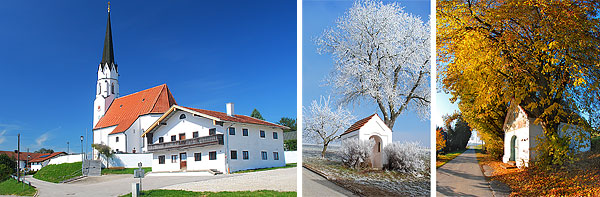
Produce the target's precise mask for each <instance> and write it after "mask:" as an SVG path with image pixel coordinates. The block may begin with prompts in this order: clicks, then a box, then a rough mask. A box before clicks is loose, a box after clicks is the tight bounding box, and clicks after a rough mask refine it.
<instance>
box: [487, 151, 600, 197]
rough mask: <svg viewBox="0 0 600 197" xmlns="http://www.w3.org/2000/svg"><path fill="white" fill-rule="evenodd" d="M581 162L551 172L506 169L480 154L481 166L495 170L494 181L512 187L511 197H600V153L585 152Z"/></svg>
mask: <svg viewBox="0 0 600 197" xmlns="http://www.w3.org/2000/svg"><path fill="white" fill-rule="evenodd" d="M578 158H579V160H578V161H576V162H574V163H573V164H565V165H563V166H561V167H556V168H555V169H552V170H543V169H539V168H535V167H529V168H523V169H519V168H513V169H504V168H502V167H501V165H502V161H498V160H497V159H494V158H492V156H491V155H489V154H483V153H481V152H477V160H478V161H479V165H488V166H490V167H491V168H492V169H493V172H492V176H491V177H490V178H491V179H492V180H497V181H500V182H503V183H505V184H507V185H508V186H510V187H511V190H512V193H511V196H590V194H591V195H592V196H594V195H597V194H600V184H598V183H600V152H599V151H596V152H592V151H590V152H585V153H581V154H579V155H578Z"/></svg>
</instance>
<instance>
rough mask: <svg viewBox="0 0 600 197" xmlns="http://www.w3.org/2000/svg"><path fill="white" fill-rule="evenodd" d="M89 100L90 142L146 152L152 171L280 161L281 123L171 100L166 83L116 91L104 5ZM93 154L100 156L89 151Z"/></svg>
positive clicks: (228, 168) (226, 169)
mask: <svg viewBox="0 0 600 197" xmlns="http://www.w3.org/2000/svg"><path fill="white" fill-rule="evenodd" d="M96 88H97V91H96V99H95V100H94V118H93V143H94V144H104V145H107V146H109V147H110V148H111V149H112V150H113V151H114V152H116V153H130V154H135V153H152V157H153V158H152V161H153V162H152V169H153V172H179V171H203V170H213V171H219V172H224V173H230V172H234V171H238V170H245V169H256V168H267V167H278V166H285V158H284V150H283V129H287V127H285V126H281V125H277V124H274V123H270V122H267V121H263V120H259V119H255V118H252V117H249V116H244V115H238V114H234V110H233V109H234V105H233V103H228V104H227V105H226V106H225V105H224V107H226V108H227V113H223V112H217V111H210V110H203V109H194V108H189V107H183V106H179V105H177V103H176V102H175V98H174V97H173V95H172V94H171V91H170V90H169V88H168V87H167V85H166V84H163V85H159V86H156V87H152V88H149V89H146V90H142V91H139V92H136V93H132V94H129V95H126V96H122V97H121V96H120V95H119V70H118V66H117V64H116V62H115V59H114V52H113V42H112V31H111V22H110V8H109V10H108V22H107V26H106V36H105V40H104V49H103V52H102V60H101V61H100V65H99V66H98V81H97V84H96ZM93 154H94V159H99V158H100V155H99V154H98V152H97V151H96V150H94V153H93Z"/></svg>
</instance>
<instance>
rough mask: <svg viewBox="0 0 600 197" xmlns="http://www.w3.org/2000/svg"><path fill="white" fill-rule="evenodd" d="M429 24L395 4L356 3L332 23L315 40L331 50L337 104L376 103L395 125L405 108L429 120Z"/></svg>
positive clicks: (386, 119)
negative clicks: (337, 98) (340, 97)
mask: <svg viewBox="0 0 600 197" xmlns="http://www.w3.org/2000/svg"><path fill="white" fill-rule="evenodd" d="M429 36H430V35H429V24H428V23H424V22H423V21H422V20H421V18H420V17H418V16H415V15H412V14H409V13H406V12H404V10H403V8H402V7H400V6H399V5H398V4H396V3H391V4H383V3H381V2H375V1H371V0H366V1H359V2H356V3H354V5H353V6H352V7H351V8H350V9H349V10H348V11H347V12H346V13H345V14H344V15H343V16H342V17H340V18H339V19H338V20H337V22H336V24H335V26H334V27H332V28H330V29H327V30H325V31H324V32H323V34H322V35H321V36H319V37H317V38H316V40H315V41H316V44H317V45H318V46H319V47H318V52H319V53H320V54H331V55H332V58H333V60H334V64H335V66H334V67H335V68H334V69H333V71H332V72H331V74H330V75H331V76H329V77H328V82H327V83H328V85H330V86H332V87H334V90H335V91H336V93H338V94H341V95H343V97H344V98H343V100H342V103H344V104H349V103H356V104H360V103H361V101H368V102H369V103H371V102H373V103H376V104H377V106H378V107H379V109H380V110H381V113H382V114H383V121H384V122H385V124H386V125H387V126H388V127H389V128H393V127H394V122H395V121H396V118H397V117H398V116H399V115H400V114H402V113H403V112H404V111H406V110H411V111H414V112H416V113H417V114H418V115H419V116H420V117H421V118H423V119H428V118H429V103H430V87H429V74H430V72H429V70H430V68H431V67H430V63H429V58H430V53H429V46H430V39H429Z"/></svg>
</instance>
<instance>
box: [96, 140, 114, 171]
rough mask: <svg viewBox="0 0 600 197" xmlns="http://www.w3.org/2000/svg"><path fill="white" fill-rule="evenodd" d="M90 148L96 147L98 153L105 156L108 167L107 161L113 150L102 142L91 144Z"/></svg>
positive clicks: (112, 154)
mask: <svg viewBox="0 0 600 197" xmlns="http://www.w3.org/2000/svg"><path fill="white" fill-rule="evenodd" d="M92 148H94V149H96V150H97V151H98V153H100V154H101V155H104V156H105V157H106V168H108V167H109V162H108V161H109V160H110V159H111V158H112V157H113V156H114V152H113V151H112V150H111V149H110V147H109V146H107V145H104V144H92Z"/></svg>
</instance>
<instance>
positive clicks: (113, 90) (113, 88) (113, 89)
mask: <svg viewBox="0 0 600 197" xmlns="http://www.w3.org/2000/svg"><path fill="white" fill-rule="evenodd" d="M110 92H111V93H113V94H114V93H115V84H110Z"/></svg>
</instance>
